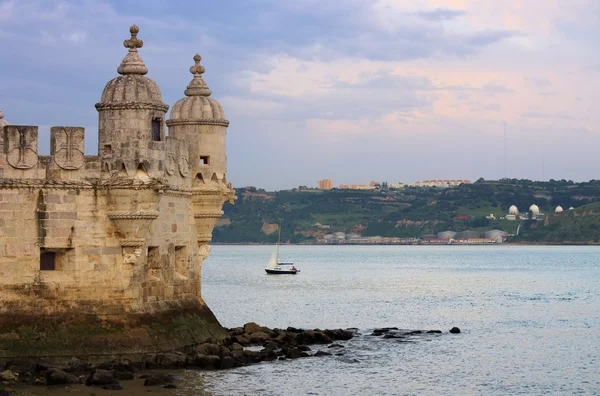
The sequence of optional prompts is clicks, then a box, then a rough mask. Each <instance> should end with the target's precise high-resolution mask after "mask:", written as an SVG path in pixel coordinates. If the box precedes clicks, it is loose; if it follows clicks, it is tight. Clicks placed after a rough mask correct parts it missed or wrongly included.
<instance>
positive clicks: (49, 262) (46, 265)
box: [40, 250, 56, 271]
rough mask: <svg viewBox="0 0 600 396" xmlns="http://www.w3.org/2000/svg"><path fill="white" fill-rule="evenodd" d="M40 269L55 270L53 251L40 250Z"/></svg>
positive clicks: (54, 254)
mask: <svg viewBox="0 0 600 396" xmlns="http://www.w3.org/2000/svg"><path fill="white" fill-rule="evenodd" d="M40 270H41V271H54V270H56V253H55V252H46V251H43V250H42V251H41V252H40Z"/></svg>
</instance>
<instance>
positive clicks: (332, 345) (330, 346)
mask: <svg viewBox="0 0 600 396" xmlns="http://www.w3.org/2000/svg"><path fill="white" fill-rule="evenodd" d="M327 348H344V346H343V345H340V344H331V345H329V346H328V347H327Z"/></svg>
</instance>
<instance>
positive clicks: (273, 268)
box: [265, 228, 300, 275]
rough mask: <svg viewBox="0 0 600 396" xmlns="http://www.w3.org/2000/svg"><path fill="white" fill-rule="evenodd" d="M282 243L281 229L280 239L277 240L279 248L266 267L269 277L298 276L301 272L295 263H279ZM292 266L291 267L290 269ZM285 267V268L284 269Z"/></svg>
mask: <svg viewBox="0 0 600 396" xmlns="http://www.w3.org/2000/svg"><path fill="white" fill-rule="evenodd" d="M280 241H281V228H279V237H278V238H277V248H276V249H275V251H274V252H273V254H272V255H271V259H270V260H269V262H268V263H267V266H266V267H265V271H266V272H267V274H269V275H285V274H287V275H296V274H297V273H298V272H300V270H298V269H296V267H294V263H280V262H279V242H280ZM290 265H291V267H289V266H290ZM284 266H285V267H284Z"/></svg>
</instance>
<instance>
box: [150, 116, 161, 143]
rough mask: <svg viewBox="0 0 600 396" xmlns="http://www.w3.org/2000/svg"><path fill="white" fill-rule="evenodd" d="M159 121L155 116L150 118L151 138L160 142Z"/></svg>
mask: <svg viewBox="0 0 600 396" xmlns="http://www.w3.org/2000/svg"><path fill="white" fill-rule="evenodd" d="M160 121H161V120H160V119H157V118H155V119H153V120H152V140H154V141H155V142H160V124H161V122H160Z"/></svg>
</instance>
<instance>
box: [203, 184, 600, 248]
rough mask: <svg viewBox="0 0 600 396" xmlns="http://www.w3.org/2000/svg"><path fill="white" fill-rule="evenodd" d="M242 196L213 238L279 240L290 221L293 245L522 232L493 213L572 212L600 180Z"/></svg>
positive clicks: (594, 194)
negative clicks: (353, 237)
mask: <svg viewBox="0 0 600 396" xmlns="http://www.w3.org/2000/svg"><path fill="white" fill-rule="evenodd" d="M236 191H237V195H238V198H239V199H238V200H237V201H236V204H235V205H234V206H231V205H229V204H226V205H225V207H224V211H225V215H224V218H223V219H222V220H220V221H219V223H218V226H217V227H216V228H215V231H214V234H213V240H214V242H217V243H266V242H274V241H275V240H276V239H277V233H276V232H275V231H276V230H277V224H282V240H287V241H290V242H302V241H307V240H312V239H314V238H318V237H320V236H323V235H325V234H328V233H332V232H337V231H341V232H345V233H357V234H360V235H362V236H376V235H380V236H390V237H420V236H422V235H424V234H431V233H437V232H440V231H446V230H453V231H463V230H467V229H471V230H479V231H485V230H489V229H501V230H504V231H507V232H509V233H515V232H516V228H517V226H518V224H519V222H515V221H506V220H488V219H486V216H488V215H490V214H494V216H495V217H496V218H499V217H501V216H503V215H504V214H506V213H507V211H508V208H509V207H510V206H511V205H516V206H517V207H518V208H519V209H520V210H521V211H522V212H525V211H526V210H527V209H528V208H529V206H530V205H531V204H533V203H535V204H536V205H538V206H539V207H540V209H541V210H542V212H545V213H554V208H555V207H556V206H558V205H561V206H562V207H563V208H565V210H566V209H568V208H569V207H575V208H578V207H581V206H583V205H587V204H590V203H594V202H600V181H595V180H592V181H590V182H587V183H573V182H571V181H566V180H561V181H550V182H532V181H529V180H517V179H503V180H501V181H485V180H478V181H477V182H476V183H473V184H470V185H460V186H458V187H455V188H448V189H437V188H433V187H432V188H418V187H410V188H404V189H401V190H397V191H354V190H337V189H333V190H330V191H321V190H314V189H302V190H299V189H294V190H288V191H278V192H267V191H264V190H261V189H256V188H244V189H237V190H236ZM457 217H458V218H457ZM531 232H533V230H531Z"/></svg>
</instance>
